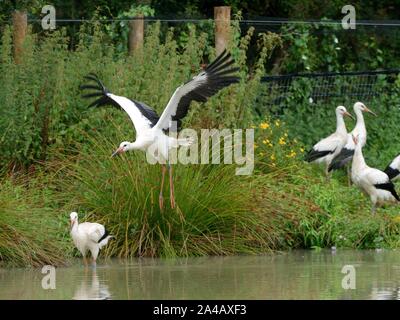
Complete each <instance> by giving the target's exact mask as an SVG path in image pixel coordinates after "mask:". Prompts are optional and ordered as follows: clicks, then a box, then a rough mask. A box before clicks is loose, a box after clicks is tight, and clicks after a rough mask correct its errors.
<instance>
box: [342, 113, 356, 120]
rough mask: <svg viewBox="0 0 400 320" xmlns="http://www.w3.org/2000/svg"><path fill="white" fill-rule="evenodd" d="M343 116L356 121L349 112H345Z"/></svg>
mask: <svg viewBox="0 0 400 320" xmlns="http://www.w3.org/2000/svg"><path fill="white" fill-rule="evenodd" d="M343 115H345V116H348V117H350V118H352V119H353V120H354V117H353V116H352V115H351V113H349V112H347V111H345V112H344V113H343Z"/></svg>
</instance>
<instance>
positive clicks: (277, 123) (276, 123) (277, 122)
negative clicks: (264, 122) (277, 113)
mask: <svg viewBox="0 0 400 320" xmlns="http://www.w3.org/2000/svg"><path fill="white" fill-rule="evenodd" d="M280 125H281V122H280V121H279V119H278V120H275V126H277V127H279V126H280Z"/></svg>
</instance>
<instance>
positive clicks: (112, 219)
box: [58, 134, 276, 257]
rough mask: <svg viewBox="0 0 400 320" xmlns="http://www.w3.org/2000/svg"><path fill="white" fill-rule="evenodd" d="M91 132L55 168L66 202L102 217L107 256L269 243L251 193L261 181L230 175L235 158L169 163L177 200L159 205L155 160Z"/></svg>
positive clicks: (209, 251) (232, 249) (227, 250)
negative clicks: (86, 142)
mask: <svg viewBox="0 0 400 320" xmlns="http://www.w3.org/2000/svg"><path fill="white" fill-rule="evenodd" d="M110 138H112V139H113V142H110V141H109V140H108V138H105V137H103V136H100V135H98V136H96V138H95V139H93V140H92V141H91V142H92V143H91V145H90V148H88V150H87V151H85V152H81V153H80V154H79V156H77V157H76V160H75V161H74V163H73V164H70V163H67V164H66V166H65V168H63V169H60V170H59V172H58V174H59V175H60V177H63V178H62V179H60V181H63V183H62V186H61V188H62V189H63V190H64V191H65V193H64V194H65V196H64V197H65V198H68V202H69V204H68V205H67V207H68V208H70V210H77V211H78V212H81V213H82V214H85V219H84V220H86V219H87V220H93V221H98V222H100V223H104V224H105V225H106V226H107V228H108V229H109V230H110V233H111V234H113V235H115V236H116V240H114V241H112V242H110V245H109V246H108V247H107V248H106V249H105V251H106V255H108V256H120V257H131V256H164V257H171V256H188V255H227V254H239V253H256V252H265V251H268V250H270V249H272V248H275V247H276V243H275V240H274V239H273V238H272V237H271V235H270V234H269V231H270V230H271V228H270V227H269V225H268V221H267V220H266V219H265V218H264V217H263V216H262V215H260V214H259V213H257V211H256V210H254V207H255V205H256V204H255V201H254V198H255V196H256V195H257V193H258V192H259V191H258V190H259V188H258V186H259V185H261V184H262V182H261V181H258V180H257V179H256V178H254V177H253V178H249V177H243V176H236V175H235V169H236V166H235V165H223V164H222V165H187V166H185V165H181V164H177V165H173V168H174V181H175V197H176V203H177V207H176V209H171V206H170V203H169V185H168V179H166V184H165V188H164V198H165V200H164V201H165V208H164V210H163V211H161V210H160V208H159V203H158V196H159V192H160V181H161V167H160V165H152V164H148V163H147V161H146V159H145V155H144V154H143V153H142V152H131V153H127V154H126V155H123V156H121V157H120V158H111V157H110V154H111V152H112V150H113V149H114V148H115V145H116V143H115V141H119V140H121V139H122V135H121V134H116V135H115V136H111V137H110Z"/></svg>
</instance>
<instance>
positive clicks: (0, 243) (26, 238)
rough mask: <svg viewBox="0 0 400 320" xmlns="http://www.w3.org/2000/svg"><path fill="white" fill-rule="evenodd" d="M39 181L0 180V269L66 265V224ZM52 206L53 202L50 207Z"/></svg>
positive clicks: (22, 179) (29, 179)
mask: <svg viewBox="0 0 400 320" xmlns="http://www.w3.org/2000/svg"><path fill="white" fill-rule="evenodd" d="M51 198H52V197H51V194H50V193H49V191H48V190H47V189H46V188H45V187H44V186H43V185H42V182H40V179H33V178H32V177H19V178H7V177H3V178H2V179H1V180H0V265H12V266H32V267H39V266H42V265H45V264H50V265H55V266H58V265H62V264H64V263H65V261H66V256H67V251H66V249H67V248H68V246H67V239H66V238H65V236H64V233H63V231H64V230H67V227H68V224H67V223H66V221H62V219H61V218H60V215H59V213H58V212H59V211H58V210H57V209H55V208H54V207H52V205H51V204H49V202H51V200H50V199H51ZM54 204H55V202H54V201H53V206H54Z"/></svg>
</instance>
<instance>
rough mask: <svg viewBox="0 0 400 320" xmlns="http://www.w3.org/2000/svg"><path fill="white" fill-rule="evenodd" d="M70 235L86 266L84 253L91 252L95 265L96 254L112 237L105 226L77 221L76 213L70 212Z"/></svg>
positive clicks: (94, 264)
mask: <svg viewBox="0 0 400 320" xmlns="http://www.w3.org/2000/svg"><path fill="white" fill-rule="evenodd" d="M70 224H71V237H72V240H73V241H74V244H75V246H76V248H77V249H78V250H79V251H80V253H82V256H83V263H84V264H85V266H88V262H87V259H86V254H87V252H88V251H90V253H91V254H92V265H93V266H94V267H95V266H96V260H97V256H98V255H99V251H100V249H101V248H102V247H104V246H105V245H107V243H108V240H110V239H111V238H113V236H111V235H109V233H108V231H107V230H106V228H105V227H104V226H103V225H102V224H100V223H91V222H84V223H80V224H79V222H78V213H76V212H71V214H70Z"/></svg>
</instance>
